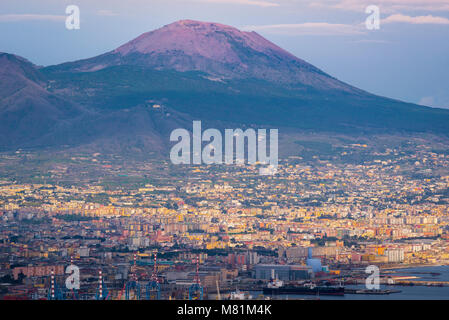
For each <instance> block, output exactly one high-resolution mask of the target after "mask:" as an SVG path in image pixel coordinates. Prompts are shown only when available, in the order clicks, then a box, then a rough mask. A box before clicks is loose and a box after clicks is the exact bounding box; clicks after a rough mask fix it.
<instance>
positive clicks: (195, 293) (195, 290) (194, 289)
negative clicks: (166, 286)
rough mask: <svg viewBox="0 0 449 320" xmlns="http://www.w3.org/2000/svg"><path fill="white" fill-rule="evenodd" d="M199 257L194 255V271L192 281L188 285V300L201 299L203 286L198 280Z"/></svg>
mask: <svg viewBox="0 0 449 320" xmlns="http://www.w3.org/2000/svg"><path fill="white" fill-rule="evenodd" d="M199 268H200V257H199V255H197V256H196V273H195V278H194V280H193V281H194V283H193V284H192V285H191V286H190V287H189V300H203V287H202V286H201V282H200V274H199Z"/></svg>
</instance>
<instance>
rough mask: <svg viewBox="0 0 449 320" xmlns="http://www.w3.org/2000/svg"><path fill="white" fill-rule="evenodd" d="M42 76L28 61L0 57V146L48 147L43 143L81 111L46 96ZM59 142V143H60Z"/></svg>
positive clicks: (74, 105)
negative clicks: (46, 137) (40, 145)
mask: <svg viewBox="0 0 449 320" xmlns="http://www.w3.org/2000/svg"><path fill="white" fill-rule="evenodd" d="M44 86H45V82H44V78H43V76H42V75H41V74H40V72H39V71H38V70H37V68H36V67H35V66H34V65H33V64H32V63H30V62H29V61H27V60H25V59H23V58H21V57H18V56H15V55H11V54H6V53H0V146H1V147H3V148H4V147H18V146H27V145H36V144H40V143H42V144H44V145H45V144H51V143H52V142H50V140H53V142H55V143H59V142H57V140H58V139H54V138H51V139H50V140H45V138H44V137H45V136H47V135H49V134H50V133H52V132H56V131H58V130H60V129H62V128H64V127H65V126H67V125H70V123H71V122H72V120H74V119H76V118H77V117H80V116H82V115H83V114H84V112H85V111H84V110H83V109H82V108H81V107H79V106H77V105H76V104H74V103H73V102H70V101H68V100H65V99H63V98H61V97H59V96H56V95H54V94H52V93H50V92H48V91H47V90H46V89H45V88H44ZM60 142H62V141H60Z"/></svg>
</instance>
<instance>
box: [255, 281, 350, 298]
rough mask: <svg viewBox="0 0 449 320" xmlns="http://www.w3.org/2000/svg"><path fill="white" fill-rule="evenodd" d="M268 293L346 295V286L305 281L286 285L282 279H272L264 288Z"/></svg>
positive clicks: (264, 291)
mask: <svg viewBox="0 0 449 320" xmlns="http://www.w3.org/2000/svg"><path fill="white" fill-rule="evenodd" d="M263 293H264V294H266V295H288V294H297V295H317V296H318V295H322V296H344V294H345V288H344V287H341V286H340V287H333V286H316V285H315V284H314V283H305V284H303V285H300V286H293V285H292V286H285V285H284V283H283V282H282V281H280V280H271V281H270V282H269V283H268V285H267V286H266V287H264V288H263Z"/></svg>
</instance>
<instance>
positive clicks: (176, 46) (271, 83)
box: [0, 20, 449, 152]
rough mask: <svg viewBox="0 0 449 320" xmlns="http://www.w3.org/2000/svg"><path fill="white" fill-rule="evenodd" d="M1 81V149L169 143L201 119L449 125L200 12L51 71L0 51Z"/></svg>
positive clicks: (377, 127)
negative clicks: (198, 17) (199, 17)
mask: <svg viewBox="0 0 449 320" xmlns="http://www.w3.org/2000/svg"><path fill="white" fill-rule="evenodd" d="M0 80H3V81H2V82H0V125H1V126H2V127H1V128H0V133H1V134H2V135H1V138H0V149H13V148H17V147H41V146H62V145H73V146H80V145H86V146H87V145H97V146H98V145H101V146H106V145H107V146H108V148H109V149H110V151H114V150H118V149H120V150H124V149H125V150H127V151H126V152H130V150H136V149H141V150H151V151H162V150H166V149H167V147H168V146H169V145H170V142H169V134H170V132H171V130H173V129H175V128H179V127H181V128H187V129H188V128H191V124H192V121H193V120H202V121H204V122H205V124H204V125H205V126H206V125H207V126H209V127H216V128H236V127H243V128H245V127H249V126H253V127H255V126H257V127H276V128H279V129H281V130H280V135H281V136H282V135H283V132H293V131H294V132H299V131H304V130H307V131H308V132H321V133H326V134H329V135H334V134H335V133H344V134H348V135H362V134H377V133H382V134H383V133H388V134H390V133H393V134H400V135H408V134H415V133H430V134H437V135H444V136H448V133H449V110H443V109H436V108H435V109H432V108H427V107H422V106H418V105H414V104H409V103H404V102H401V101H397V100H392V99H387V98H383V97H379V96H375V95H372V94H369V93H367V92H365V91H363V90H360V89H357V88H354V87H352V86H350V85H347V84H345V83H343V82H340V81H339V80H337V79H335V78H333V77H331V76H329V75H327V74H326V73H324V72H323V71H321V70H319V69H318V68H316V67H314V66H312V65H310V64H308V63H307V62H305V61H303V60H301V59H299V58H296V57H294V56H293V55H291V54H290V53H288V52H286V51H284V50H283V49H281V48H279V47H277V46H276V45H274V44H272V43H271V42H269V41H268V40H266V39H264V38H262V37H261V36H260V35H258V34H256V33H252V32H241V31H239V30H237V29H235V28H232V27H228V26H223V25H220V24H215V23H202V22H196V21H191V20H185V21H179V22H176V23H173V24H170V25H168V26H165V27H163V28H161V29H158V30H155V31H152V32H148V33H145V34H143V35H141V36H140V37H138V38H136V39H134V40H132V41H131V42H128V43H126V44H124V45H123V46H120V47H119V48H117V49H116V50H113V51H111V52H108V53H105V54H103V55H101V56H98V57H94V58H91V59H86V60H80V61H75V62H68V63H64V64H61V65H56V66H49V67H46V68H39V69H37V68H36V67H35V66H34V65H32V64H31V63H30V62H28V61H26V60H24V59H22V58H19V57H16V56H13V55H0ZM80 106H82V107H80ZM283 129H285V130H283ZM131 152H132V151H131Z"/></svg>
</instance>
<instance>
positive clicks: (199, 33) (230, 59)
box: [115, 20, 299, 63]
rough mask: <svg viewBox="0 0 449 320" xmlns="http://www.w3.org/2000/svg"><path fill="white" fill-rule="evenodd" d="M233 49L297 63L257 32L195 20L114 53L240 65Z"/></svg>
mask: <svg viewBox="0 0 449 320" xmlns="http://www.w3.org/2000/svg"><path fill="white" fill-rule="evenodd" d="M235 45H240V46H243V47H246V48H248V49H251V50H254V51H256V52H260V53H264V54H268V55H272V54H276V55H279V56H282V57H284V58H289V59H297V58H296V57H294V56H293V55H291V54H289V53H288V52H287V51H285V50H283V49H281V48H279V47H278V46H276V45H275V44H273V43H271V42H270V41H268V40H266V39H265V38H263V37H262V36H260V35H259V34H257V33H256V32H245V31H240V30H238V29H236V28H234V27H231V26H227V25H223V24H219V23H212V22H201V21H194V20H181V21H177V22H174V23H171V24H169V25H166V26H164V27H162V28H160V29H157V30H154V31H151V32H147V33H144V34H142V35H141V36H139V37H138V38H136V39H134V40H132V41H130V42H128V43H126V44H125V45H123V46H121V47H119V48H118V49H117V50H116V51H115V52H116V53H120V54H122V55H128V54H130V53H140V54H157V53H170V52H172V53H176V52H178V53H183V54H185V55H188V56H201V57H204V58H208V59H211V60H213V61H217V62H221V63H243V61H242V58H241V56H239V55H238V52H236V50H235ZM298 60H299V59H298Z"/></svg>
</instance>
